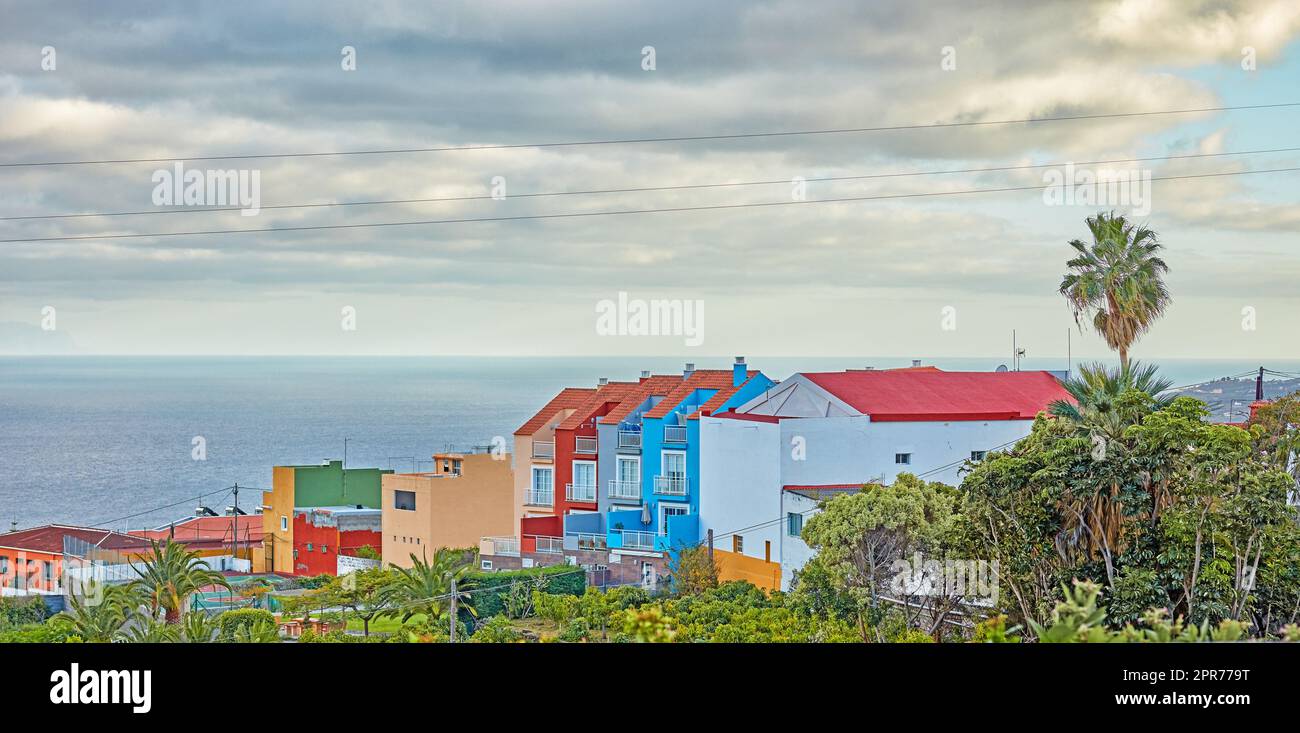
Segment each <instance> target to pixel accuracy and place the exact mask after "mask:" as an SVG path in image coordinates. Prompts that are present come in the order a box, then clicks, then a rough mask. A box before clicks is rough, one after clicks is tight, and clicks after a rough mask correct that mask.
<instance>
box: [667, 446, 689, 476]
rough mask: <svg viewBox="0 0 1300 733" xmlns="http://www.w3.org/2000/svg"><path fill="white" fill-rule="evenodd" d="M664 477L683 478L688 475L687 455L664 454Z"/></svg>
mask: <svg viewBox="0 0 1300 733" xmlns="http://www.w3.org/2000/svg"><path fill="white" fill-rule="evenodd" d="M664 475H665V476H671V477H673V478H682V477H683V476H685V475H686V454H685V453H668V452H666V451H665V452H664Z"/></svg>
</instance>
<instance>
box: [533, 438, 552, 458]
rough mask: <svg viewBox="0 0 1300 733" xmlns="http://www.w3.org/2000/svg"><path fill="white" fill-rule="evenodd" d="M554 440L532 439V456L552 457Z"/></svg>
mask: <svg viewBox="0 0 1300 733" xmlns="http://www.w3.org/2000/svg"><path fill="white" fill-rule="evenodd" d="M554 457H555V441H554V440H548V441H539V440H534V441H533V458H554Z"/></svg>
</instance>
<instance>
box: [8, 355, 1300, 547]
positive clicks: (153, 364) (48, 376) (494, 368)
mask: <svg viewBox="0 0 1300 733" xmlns="http://www.w3.org/2000/svg"><path fill="white" fill-rule="evenodd" d="M684 361H685V359H681V358H677V357H672V358H668V357H468V356H467V357H339V356H274V357H208V356H204V357H176V356H148V357H146V356H130V357H126V356H4V357H0V470H2V472H3V478H0V532H3V531H8V530H9V529H10V528H11V527H17V528H26V527H32V526H38V525H41V524H46V523H51V522H58V523H66V524H77V525H88V526H102V527H108V528H112V529H117V530H127V529H140V528H146V527H149V528H152V527H157V526H160V525H163V524H166V523H167V522H169V521H172V520H175V519H178V518H181V517H185V516H188V515H190V514H192V513H193V511H194V509H195V507H196V506H198V505H200V504H202V505H204V506H211V507H213V508H215V509H216V510H217V511H222V510H223V509H224V507H225V506H228V505H229V502H230V498H229V489H230V487H232V486H234V485H235V484H236V483H237V484H238V485H239V486H240V487H241V492H240V503H241V506H243V507H251V506H254V505H256V504H258V503H260V501H261V496H260V494H259V493H258V492H259V491H262V490H265V489H268V488H269V487H270V482H271V467H272V466H276V465H293V464H314V463H320V462H321V461H324V460H328V459H341V458H344V451H345V442H346V459H347V465H348V466H349V467H362V466H374V467H379V468H391V469H394V470H396V471H411V470H428V468H429V460H428V459H429V457H430V456H431V455H432V454H433V453H435V452H438V451H443V450H447V449H459V450H465V449H468V448H471V447H473V446H476V445H486V444H490V443H491V441H492V439H493V438H494V437H496V436H501V437H502V438H504V439H505V440H506V442H507V445H510V444H511V440H512V439H511V434H512V433H513V432H514V430H515V428H517V427H518V426H519V425H520V424H522V423H523V422H524V421H525V420H527V419H528V418H529V417H530V416H531V415H532V414H533V412H535V411H536V410H537V409H538V408H539V407H540V406H541V405H542V404H544V403H545V402H546V401H547V400H548V399H550V398H551V397H552V396H553V395H554V394H555V392H556V391H558V390H559V389H561V388H562V387H565V386H584V385H594V384H595V383H596V381H597V380H598V379H599V378H600V377H608V378H610V379H611V380H632V379H635V378H636V377H637V376H638V375H639V374H640V372H641V371H642V370H651V371H653V372H654V373H656V374H670V373H680V372H681V371H682V369H683V368H684ZM1005 362H1006V360H1005V359H996V358H936V359H925V360H924V363H925V364H933V365H935V366H938V367H940V368H942V369H950V370H978V371H986V370H992V369H995V368H997V367H998V366H999V365H1000V364H1004V363H1005ZM694 363H695V364H696V366H697V367H698V368H701V369H705V368H712V369H725V368H729V367H730V365H731V363H732V359H731V358H730V357H695V358H694ZM910 363H911V360H910V358H900V357H811V358H804V357H798V358H796V357H772V358H764V357H749V359H748V364H749V367H750V368H751V369H760V370H763V371H764V372H765V373H766V374H767V375H768V376H771V377H773V378H775V379H784V378H786V377H788V376H789V375H790V374H792V373H795V372H798V371H830V370H838V369H846V368H862V367H865V366H872V367H875V368H878V369H884V368H889V367H899V366H908V365H910ZM1155 363H1157V364H1159V366H1160V367H1161V370H1162V373H1163V374H1164V375H1165V376H1167V377H1168V378H1169V379H1172V380H1174V383H1175V384H1176V385H1184V384H1193V383H1196V382H1203V381H1207V380H1212V379H1216V378H1220V377H1224V376H1228V375H1235V374H1240V373H1243V372H1246V371H1249V370H1252V369H1257V368H1258V367H1259V366H1261V363H1260V362H1245V361H1233V360H1186V359H1181V360H1180V359H1170V360H1155ZM1262 365H1263V366H1265V367H1267V368H1269V369H1275V370H1278V371H1282V372H1290V373H1300V359H1297V360H1292V361H1270V362H1263V363H1262ZM1021 368H1022V369H1051V370H1064V369H1065V368H1066V363H1065V359H1051V358H1046V357H1044V358H1039V359H1025V360H1024V361H1022V363H1021ZM196 439H201V440H196ZM196 443H197V444H201V445H202V447H203V449H204V450H203V454H202V455H201V458H202V459H201V460H199V459H197V458H196V450H195V447H196Z"/></svg>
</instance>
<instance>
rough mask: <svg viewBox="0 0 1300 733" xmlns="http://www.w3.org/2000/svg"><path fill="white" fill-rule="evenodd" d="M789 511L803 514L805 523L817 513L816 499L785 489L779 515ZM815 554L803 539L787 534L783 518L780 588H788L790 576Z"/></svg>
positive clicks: (786, 589)
mask: <svg viewBox="0 0 1300 733" xmlns="http://www.w3.org/2000/svg"><path fill="white" fill-rule="evenodd" d="M790 513H800V514H803V522H804V524H805V525H806V524H808V521H809V520H810V519H812V518H813V517H814V516H816V515H817V513H818V509H817V501H816V500H813V499H809V498H808V497H806V496H801V495H799V494H796V493H793V492H790V491H786V492H784V493H783V494H782V511H781V515H782V516H786V515H788V514H790ZM815 554H817V553H816V552H814V551H813V549H812V548H811V547H809V546H808V543H806V542H804V541H803V539H801V538H799V537H791V536H790V535H789V533H788V532H787V531H786V522H785V521H784V520H783V521H782V522H781V590H785V591H788V590H790V578H791V576H793V575H794V573H795V572H796V571H798V570H800V569H801V568H803V566H804V565H805V564H807V562H808V561H809V560H811V559H812V556H813V555H815Z"/></svg>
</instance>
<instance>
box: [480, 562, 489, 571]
mask: <svg viewBox="0 0 1300 733" xmlns="http://www.w3.org/2000/svg"><path fill="white" fill-rule="evenodd" d="M479 567H480V568H482V569H483V570H491V569H492V561H491V560H484V561H483V562H482V563H481V564H480V565H479Z"/></svg>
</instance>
